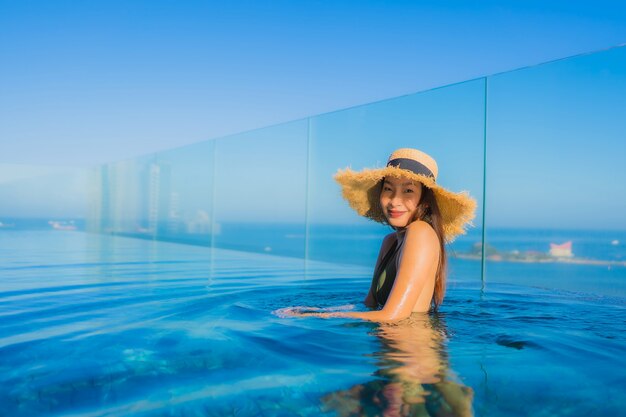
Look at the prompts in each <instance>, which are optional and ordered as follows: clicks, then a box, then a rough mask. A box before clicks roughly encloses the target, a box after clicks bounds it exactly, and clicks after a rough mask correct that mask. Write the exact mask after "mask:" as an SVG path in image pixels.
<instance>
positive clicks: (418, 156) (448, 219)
mask: <svg viewBox="0 0 626 417" xmlns="http://www.w3.org/2000/svg"><path fill="white" fill-rule="evenodd" d="M437 172H438V170H437V162H435V160H434V159H433V158H432V157H431V156H429V155H427V154H426V153H424V152H421V151H418V150H417V149H410V148H403V149H398V150H396V151H395V152H393V153H392V154H391V156H389V160H388V161H387V166H386V167H384V168H373V169H364V170H362V171H360V172H356V171H353V170H351V169H350V168H346V169H340V170H339V171H337V173H336V174H335V180H336V181H337V182H338V183H339V185H341V191H342V194H343V198H345V199H346V200H348V203H349V204H350V207H352V208H353V209H354V210H355V211H356V212H357V213H359V214H360V215H361V216H365V217H367V218H370V219H372V220H375V221H377V222H380V223H385V224H386V223H387V219H386V218H385V215H384V214H383V212H382V209H381V208H380V200H379V194H380V187H379V186H378V185H379V184H380V182H381V181H382V179H383V178H384V177H386V176H391V177H405V178H410V179H411V180H413V181H418V182H420V183H422V184H423V185H425V186H426V187H428V188H430V189H431V190H433V193H434V194H435V199H436V200H437V205H438V206H439V211H440V212H441V217H442V223H443V231H444V235H445V240H446V242H452V241H453V240H454V238H455V237H456V236H458V235H460V234H464V233H465V226H466V225H470V226H471V221H472V219H473V218H474V215H475V210H476V201H475V200H474V199H473V198H472V197H470V195H469V193H468V192H467V191H463V192H460V193H453V192H451V191H448V190H446V189H445V188H443V187H441V186H440V185H438V184H437V183H436V180H437Z"/></svg>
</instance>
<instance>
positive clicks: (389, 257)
mask: <svg viewBox="0 0 626 417" xmlns="http://www.w3.org/2000/svg"><path fill="white" fill-rule="evenodd" d="M401 247H402V244H399V242H398V241H396V243H395V245H394V247H392V248H391V249H389V251H388V252H387V253H386V254H385V256H384V257H383V259H382V260H381V261H380V264H379V265H378V268H376V271H374V278H373V279H372V287H371V292H372V295H373V296H374V301H376V304H377V305H382V304H383V303H381V302H380V301H381V300H379V299H378V288H377V287H378V283H379V282H380V277H381V275H382V274H383V272H385V271H386V270H387V268H388V267H389V266H390V265H391V262H392V261H393V262H394V265H393V272H394V273H393V275H394V276H393V277H388V276H386V277H385V283H388V282H389V281H388V280H391V282H392V283H393V281H394V280H395V274H396V272H397V271H396V269H397V268H396V265H395V263H396V261H397V259H393V258H394V257H395V256H396V255H397V254H398V252H399V251H400V248H401ZM390 275H391V274H390ZM391 286H393V284H392V285H391ZM391 286H389V285H386V287H388V289H389V292H391ZM389 292H388V293H387V296H389ZM385 301H386V300H385Z"/></svg>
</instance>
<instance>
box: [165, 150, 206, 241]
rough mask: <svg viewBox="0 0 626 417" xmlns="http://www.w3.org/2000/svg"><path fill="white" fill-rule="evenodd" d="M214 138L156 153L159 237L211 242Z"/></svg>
mask: <svg viewBox="0 0 626 417" xmlns="http://www.w3.org/2000/svg"><path fill="white" fill-rule="evenodd" d="M214 148H215V141H207V142H201V143H198V144H194V145H190V146H185V147H182V148H178V149H173V150H171V151H165V152H160V153H158V154H157V155H156V165H157V167H158V172H159V177H160V181H159V213H158V220H157V221H158V234H157V238H158V239H159V240H169V241H175V242H181V243H193V244H200V245H203V246H210V244H211V216H212V212H213V208H212V203H211V199H212V197H213V169H214V165H213V164H214V160H213V159H214V150H215V149H214Z"/></svg>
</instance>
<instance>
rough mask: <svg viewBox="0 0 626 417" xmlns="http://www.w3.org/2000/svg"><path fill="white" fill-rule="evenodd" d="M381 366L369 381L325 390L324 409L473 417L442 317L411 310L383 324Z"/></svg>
mask: <svg viewBox="0 0 626 417" xmlns="http://www.w3.org/2000/svg"><path fill="white" fill-rule="evenodd" d="M376 336H377V337H378V338H379V339H380V341H381V342H382V347H381V350H380V352H378V353H376V354H375V355H376V356H378V357H379V359H380V360H379V362H378V366H379V370H378V371H376V373H375V375H376V376H377V377H378V378H377V379H375V380H373V381H369V382H366V383H363V384H358V385H355V386H353V387H352V388H350V389H348V390H341V391H337V392H333V393H330V394H327V395H325V396H324V397H323V398H322V403H323V405H324V408H325V411H329V412H331V411H333V410H334V411H336V412H337V415H338V416H341V417H347V416H385V417H387V416H389V417H391V416H438V417H441V416H463V417H465V416H472V415H473V412H472V399H473V396H474V392H473V390H472V389H471V388H469V387H466V386H464V385H462V384H460V383H459V382H457V381H455V380H454V374H453V372H452V370H451V369H449V368H448V360H447V353H446V351H445V343H444V342H445V326H444V323H443V318H442V317H441V316H432V315H428V314H418V313H413V315H411V317H409V318H408V319H406V320H402V321H400V322H396V323H381V324H380V326H379V327H378V328H377V330H376Z"/></svg>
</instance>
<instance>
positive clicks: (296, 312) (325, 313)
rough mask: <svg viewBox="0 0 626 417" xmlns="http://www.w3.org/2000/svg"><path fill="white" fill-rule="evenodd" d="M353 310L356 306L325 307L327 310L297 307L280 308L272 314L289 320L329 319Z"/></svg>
mask: <svg viewBox="0 0 626 417" xmlns="http://www.w3.org/2000/svg"><path fill="white" fill-rule="evenodd" d="M352 309H354V304H346V305H342V306H336V307H325V308H320V307H306V306H295V307H285V308H279V309H278V310H274V311H272V314H274V315H275V316H278V317H280V318H287V317H321V318H329V317H342V315H341V314H342V313H341V311H347V310H352Z"/></svg>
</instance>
